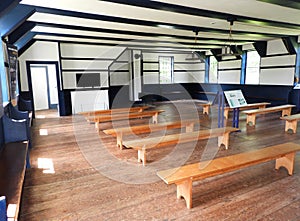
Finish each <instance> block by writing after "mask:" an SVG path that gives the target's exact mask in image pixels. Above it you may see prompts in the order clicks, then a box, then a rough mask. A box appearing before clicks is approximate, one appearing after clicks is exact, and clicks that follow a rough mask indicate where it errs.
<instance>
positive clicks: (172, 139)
mask: <svg viewBox="0 0 300 221" xmlns="http://www.w3.org/2000/svg"><path fill="white" fill-rule="evenodd" d="M238 130H239V129H238V128H234V127H224V128H215V129H208V130H199V131H194V132H186V133H181V134H170V135H166V136H163V137H151V138H145V139H138V140H130V141H123V145H124V146H125V147H127V148H132V149H134V150H137V151H138V162H143V165H145V164H146V151H147V150H150V149H154V148H161V147H165V146H168V145H173V144H178V143H179V142H180V143H187V142H192V141H198V140H204V139H209V138H214V137H218V146H221V145H222V144H223V145H224V146H225V148H226V149H228V145H229V134H230V133H231V132H234V131H238ZM159 139H160V140H159ZM158 140H159V142H158Z"/></svg>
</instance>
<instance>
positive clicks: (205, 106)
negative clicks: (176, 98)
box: [198, 102, 212, 115]
mask: <svg viewBox="0 0 300 221" xmlns="http://www.w3.org/2000/svg"><path fill="white" fill-rule="evenodd" d="M198 105H199V106H201V107H202V108H203V110H202V113H203V114H207V115H209V111H210V107H211V105H212V103H211V102H208V103H199V104H198Z"/></svg>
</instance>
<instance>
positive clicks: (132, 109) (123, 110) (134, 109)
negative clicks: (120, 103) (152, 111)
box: [79, 106, 149, 117]
mask: <svg viewBox="0 0 300 221" xmlns="http://www.w3.org/2000/svg"><path fill="white" fill-rule="evenodd" d="M148 108H149V106H141V107H129V108H128V107H124V108H113V109H109V110H94V111H85V112H80V113H79V114H81V115H83V116H86V117H89V116H95V115H101V114H115V113H116V114H117V113H130V112H142V111H144V110H146V109H148Z"/></svg>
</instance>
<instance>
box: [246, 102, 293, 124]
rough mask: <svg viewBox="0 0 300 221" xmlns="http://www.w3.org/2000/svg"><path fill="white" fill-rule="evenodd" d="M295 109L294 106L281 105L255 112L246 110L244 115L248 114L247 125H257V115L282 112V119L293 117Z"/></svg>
mask: <svg viewBox="0 0 300 221" xmlns="http://www.w3.org/2000/svg"><path fill="white" fill-rule="evenodd" d="M293 107H295V105H292V104H286V105H280V106H275V107H267V108H262V109H255V110H245V111H243V113H245V114H247V124H252V125H253V126H254V125H255V121H256V115H258V114H267V113H273V112H279V111H282V114H281V115H282V117H283V116H286V115H287V116H289V115H291V111H292V108H293Z"/></svg>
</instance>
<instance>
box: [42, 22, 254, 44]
mask: <svg viewBox="0 0 300 221" xmlns="http://www.w3.org/2000/svg"><path fill="white" fill-rule="evenodd" d="M36 25H39V26H44V27H54V28H63V29H69V30H81V31H91V32H102V33H112V34H125V35H138V36H145V37H171V38H177V39H178V42H179V43H181V42H180V39H182V40H191V41H195V37H189V36H182V35H169V34H156V33H148V32H134V31H122V30H112V29H103V28H92V27H84V26H74V25H64V24H52V23H51V24H50V23H42V22H36ZM131 40H134V39H133V38H132V39H131ZM197 40H198V41H200V40H203V41H207V42H208V44H211V45H220V44H224V43H225V42H228V41H230V40H229V39H228V38H227V39H221V38H209V37H207V38H203V37H201V38H200V37H198V38H197ZM211 41H219V42H220V43H215V42H211ZM234 41H235V43H247V42H252V40H251V39H248V40H247V39H245V40H239V39H235V40H234ZM190 44H194V43H190Z"/></svg>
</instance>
